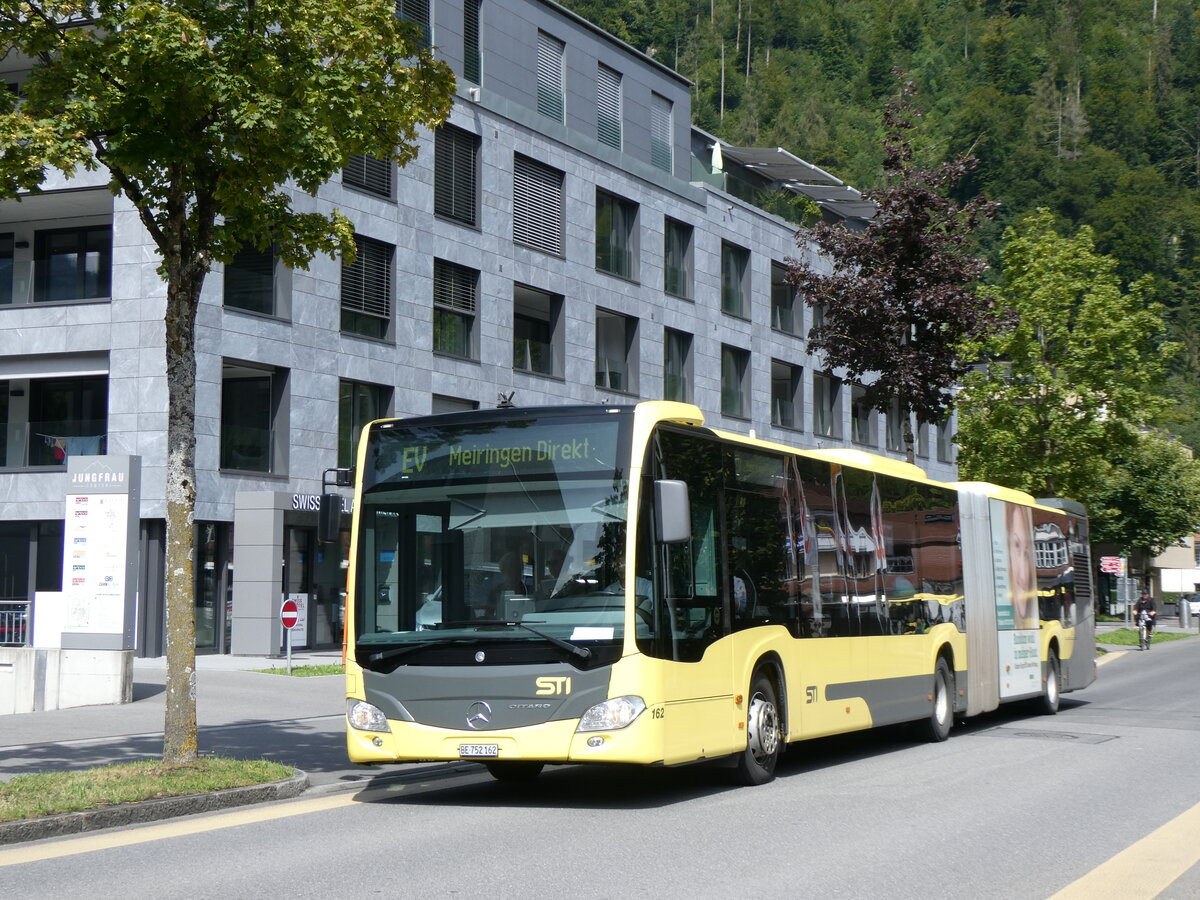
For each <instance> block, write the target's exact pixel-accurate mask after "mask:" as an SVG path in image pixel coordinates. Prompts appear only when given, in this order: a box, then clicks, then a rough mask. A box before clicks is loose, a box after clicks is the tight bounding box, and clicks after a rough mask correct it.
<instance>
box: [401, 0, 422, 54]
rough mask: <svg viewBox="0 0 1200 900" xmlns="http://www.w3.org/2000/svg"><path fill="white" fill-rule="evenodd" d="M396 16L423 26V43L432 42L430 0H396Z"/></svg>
mask: <svg viewBox="0 0 1200 900" xmlns="http://www.w3.org/2000/svg"><path fill="white" fill-rule="evenodd" d="M396 16H397V17H398V18H400V19H401V20H403V21H405V22H412V23H413V24H414V25H418V26H420V28H421V43H422V45H423V46H426V47H428V46H429V44H430V29H429V0H396Z"/></svg>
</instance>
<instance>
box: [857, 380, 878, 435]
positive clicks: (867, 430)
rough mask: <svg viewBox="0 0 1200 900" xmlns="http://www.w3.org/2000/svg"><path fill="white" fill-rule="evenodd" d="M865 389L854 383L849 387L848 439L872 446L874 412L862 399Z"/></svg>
mask: <svg viewBox="0 0 1200 900" xmlns="http://www.w3.org/2000/svg"><path fill="white" fill-rule="evenodd" d="M866 391H867V389H866V388H864V387H863V386H862V385H859V384H856V385H853V386H852V387H851V388H850V440H852V441H854V443H856V444H867V445H869V446H872V447H874V446H875V444H876V443H877V441H876V437H875V414H874V412H873V410H872V409H871V407H869V406H868V405H867V403H866V400H865V399H864V395H865V394H866Z"/></svg>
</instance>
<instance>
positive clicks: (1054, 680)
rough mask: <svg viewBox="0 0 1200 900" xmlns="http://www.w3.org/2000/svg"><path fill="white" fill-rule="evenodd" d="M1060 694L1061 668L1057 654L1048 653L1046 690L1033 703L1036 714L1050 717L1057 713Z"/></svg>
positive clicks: (1053, 652) (1052, 651)
mask: <svg viewBox="0 0 1200 900" xmlns="http://www.w3.org/2000/svg"><path fill="white" fill-rule="evenodd" d="M1061 693H1062V667H1061V666H1060V665H1059V662H1058V653H1057V652H1055V651H1054V650H1051V651H1050V655H1049V657H1048V658H1047V659H1046V690H1045V691H1043V692H1042V696H1040V697H1038V699H1037V700H1036V701H1035V703H1036V704H1037V709H1038V712H1040V713H1042V715H1046V716H1052V715H1054V714H1055V713H1057V712H1058V700H1059V695H1060V694H1061Z"/></svg>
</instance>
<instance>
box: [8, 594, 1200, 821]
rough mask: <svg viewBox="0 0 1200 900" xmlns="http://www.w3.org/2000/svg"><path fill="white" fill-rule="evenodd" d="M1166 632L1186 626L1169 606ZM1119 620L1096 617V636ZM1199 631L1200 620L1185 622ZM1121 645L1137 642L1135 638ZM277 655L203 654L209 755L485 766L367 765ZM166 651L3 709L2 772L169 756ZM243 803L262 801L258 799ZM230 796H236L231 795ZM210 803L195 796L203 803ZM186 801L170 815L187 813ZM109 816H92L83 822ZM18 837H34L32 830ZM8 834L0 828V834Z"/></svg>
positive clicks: (363, 773) (337, 715) (316, 681)
mask: <svg viewBox="0 0 1200 900" xmlns="http://www.w3.org/2000/svg"><path fill="white" fill-rule="evenodd" d="M1160 618H1161V619H1162V621H1161V622H1160V624H1159V630H1160V631H1182V630H1184V629H1182V628H1181V627H1180V626H1179V624H1178V619H1177V618H1176V617H1174V616H1166V615H1163V616H1161V617H1160ZM1121 627H1124V626H1123V625H1122V624H1121V623H1101V624H1099V625H1098V626H1097V629H1096V630H1097V642H1098V643H1099V644H1101V645H1103V644H1104V634H1105V633H1106V632H1109V631H1112V630H1114V629H1116V628H1121ZM1187 630H1189V631H1192V632H1194V631H1195V630H1196V626H1195V625H1193V626H1192V628H1190V629H1187ZM1121 649H1126V650H1128V649H1131V648H1128V647H1125V648H1121ZM340 661H341V655H340V653H338V652H336V651H334V652H330V653H319V652H318V653H300V654H296V655H294V656H293V665H296V666H300V665H306V664H328V663H339V662H340ZM285 667H286V661H285V660H283V659H275V658H262V657H242V656H212V655H202V656H198V657H197V658H196V691H197V693H196V716H197V724H198V726H199V746H200V752H201V753H202V754H214V755H220V756H232V757H236V758H241V759H257V758H263V759H270V760H274V761H276V762H281V763H284V764H286V765H290V766H292V767H294V768H295V769H297V770H299V771H300V772H301V773H303V775H304V776H305V777H304V778H303V779H301V780H302V783H301V784H300V785H299V787H298V790H305V789H307V790H318V791H330V790H334V791H336V790H340V789H354V788H361V787H364V786H365V784H366V783H367V782H377V781H381V780H384V781H386V780H392V779H396V778H404V779H407V778H409V777H418V778H426V777H437V776H438V775H439V774H441V773H449V772H455V771H459V770H466V769H472V770H474V769H478V768H479V767H478V766H477V765H476V764H474V763H449V764H445V763H430V764H419V765H415V766H414V765H412V764H408V765H403V766H381V767H378V768H370V769H364V768H361V767H358V766H354V765H352V764H351V763H350V762H349V761H348V760H347V758H346V749H345V702H346V701H345V682H344V679H343V677H342V676H341V675H325V676H318V677H310V678H299V677H287V676H286V675H279V674H270V673H267V672H261V671H254V670H258V669H272V668H274V669H284V668H285ZM165 680H166V660H165V659H163V658H158V659H135V660H134V687H133V702H131V703H123V704H113V705H104V706H85V707H77V708H74V709H60V710H50V711H43V712H33V713H22V714H16V715H5V716H0V781H6V780H8V779H10V778H13V777H15V776H17V775H24V774H30V773H34V772H43V771H70V770H78V769H87V768H92V767H95V766H102V765H109V764H112V763H116V762H127V761H132V760H137V759H154V758H158V757H160V756H161V755H162V742H163V736H162V731H163V716H164V687H163V685H164V682H165ZM247 796H248V797H249V799H245V800H243V801H240V802H258V800H259V799H262V798H254V797H253V796H252V795H247ZM230 801H231V803H232V802H239V801H236V798H235V797H231V798H230ZM201 808H206V807H204V806H201V805H197V806H196V809H201ZM189 811H193V810H190V809H189V808H188V807H187V806H186V804H185V805H184V806H183V807H182V808H180V809H179V810H178V811H173V812H169V813H168V814H169V815H179V814H185V813H187V812H189ZM91 827H105V826H103V825H100V826H95V825H85V826H84V830H86V829H88V828H91ZM19 839H21V840H24V839H28V838H25V837H22V838H19ZM4 842H5V841H4V840H3V839H2V837H0V843H4Z"/></svg>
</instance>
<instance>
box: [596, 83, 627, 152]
mask: <svg viewBox="0 0 1200 900" xmlns="http://www.w3.org/2000/svg"><path fill="white" fill-rule="evenodd" d="M596 139H597V140H598V141H600V143H602V144H607V145H608V146H610V147H613V148H615V149H617V150H620V149H621V75H620V73H619V72H614V71H613V70H612V69H610V68H608V66H597V68H596Z"/></svg>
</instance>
